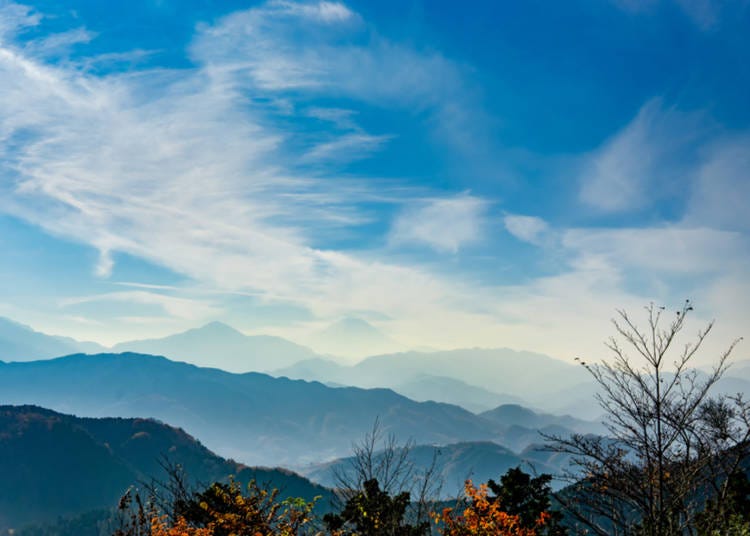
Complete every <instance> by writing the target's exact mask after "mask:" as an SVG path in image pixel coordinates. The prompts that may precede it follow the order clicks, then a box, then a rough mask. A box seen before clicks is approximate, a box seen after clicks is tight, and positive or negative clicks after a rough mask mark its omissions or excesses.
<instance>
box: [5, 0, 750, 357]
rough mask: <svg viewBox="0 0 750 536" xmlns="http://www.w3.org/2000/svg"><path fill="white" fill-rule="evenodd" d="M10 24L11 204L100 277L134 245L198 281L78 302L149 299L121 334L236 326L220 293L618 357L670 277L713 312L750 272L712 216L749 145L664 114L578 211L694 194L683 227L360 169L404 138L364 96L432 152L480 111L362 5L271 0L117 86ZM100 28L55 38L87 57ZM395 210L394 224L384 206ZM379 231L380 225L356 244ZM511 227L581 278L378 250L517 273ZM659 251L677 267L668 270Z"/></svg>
mask: <svg viewBox="0 0 750 536" xmlns="http://www.w3.org/2000/svg"><path fill="white" fill-rule="evenodd" d="M6 13H8V15H7V17H6V18H5V19H4V22H3V24H5V26H3V28H5V29H4V30H3V32H4V33H3V34H2V35H3V36H4V37H3V38H2V39H3V40H2V42H1V43H0V97H1V98H0V142H1V143H0V210H1V211H3V212H6V213H8V214H12V215H14V216H15V217H17V218H20V219H22V220H24V221H27V222H31V223H33V224H34V225H36V226H38V227H40V228H42V229H44V230H45V231H46V232H47V233H49V234H52V235H55V236H59V237H63V238H65V239H67V240H75V241H77V242H80V243H83V244H87V245H90V246H91V247H93V248H96V249H97V250H98V251H99V252H100V255H99V260H98V262H97V263H96V264H95V266H93V269H94V270H96V272H97V273H98V274H99V276H101V277H107V275H108V274H109V273H111V271H112V270H113V269H116V268H117V265H116V262H117V260H118V254H120V253H126V254H129V255H130V256H133V257H136V258H139V259H144V260H146V261H147V262H148V263H152V264H156V265H159V266H163V267H167V268H168V269H169V270H171V271H173V272H175V273H177V274H180V275H182V276H184V277H185V280H186V282H185V283H183V284H181V285H175V286H174V287H168V288H167V286H150V287H144V288H139V289H137V290H133V291H125V292H121V293H114V294H113V293H102V294H99V295H92V296H88V295H87V296H84V297H83V298H79V299H78V301H77V302H75V301H72V302H65V303H63V305H64V307H63V310H67V309H70V310H71V311H74V310H75V309H76V308H79V309H80V308H83V307H85V306H86V305H88V306H89V307H99V306H102V305H111V304H113V303H114V304H116V305H117V304H126V305H132V306H133V307H132V308H129V309H127V310H128V311H129V313H128V314H127V315H125V316H126V317H127V318H126V319H125V320H127V319H128V318H129V319H130V320H131V321H133V322H135V323H143V322H145V321H146V320H148V322H149V323H150V322H151V321H152V320H153V319H154V318H155V316H158V315H149V314H147V313H148V312H149V311H152V312H153V311H154V310H156V311H157V312H158V313H159V315H161V316H164V317H169V318H171V319H173V320H174V321H173V322H172V323H170V324H168V326H169V328H173V327H176V326H177V325H180V326H181V327H188V323H191V322H192V323H194V322H197V321H202V320H204V319H206V320H207V319H209V318H210V317H211V316H213V315H219V314H221V313H222V311H223V306H224V302H223V301H222V299H223V298H221V296H226V295H235V296H246V295H252V296H253V297H256V298H257V299H258V300H259V301H261V302H264V303H284V304H291V305H293V306H294V307H297V308H299V309H300V310H304V311H305V312H307V311H310V312H311V315H312V317H313V318H314V320H316V321H318V322H321V321H323V320H324V319H327V318H332V317H337V316H340V315H342V314H347V313H348V312H351V311H357V312H359V313H362V312H365V313H367V314H371V315H372V316H373V317H377V318H381V319H387V320H383V322H387V323H388V327H389V331H390V332H391V334H392V335H393V336H394V338H396V339H398V340H400V341H404V342H405V343H407V344H414V345H422V344H430V345H434V346H438V347H440V346H442V347H456V346H466V345H472V346H475V345H509V346H515V347H520V348H533V349H538V350H542V351H548V352H550V353H553V354H556V355H569V353H570V352H574V351H575V352H579V351H583V350H582V349H581V347H582V346H585V347H586V348H591V349H593V348H598V347H599V340H600V339H601V338H602V334H605V333H607V332H608V327H607V318H609V316H610V314H611V312H612V308H613V307H615V306H622V307H638V306H640V305H642V304H643V303H644V301H648V300H649V299H652V298H654V297H657V298H660V297H672V296H673V295H674V294H675V293H676V292H679V291H684V290H686V289H687V288H688V287H686V286H685V285H680V284H672V283H670V281H669V277H671V276H673V275H674V274H677V275H679V276H680V277H683V276H684V277H686V278H690V277H692V276H694V275H695V276H700V277H703V278H704V279H702V280H701V281H702V283H704V285H703V286H702V288H705V289H713V290H711V291H710V292H714V294H712V296H716V297H719V296H723V295H724V294H726V293H727V292H728V291H727V288H729V287H730V286H731V284H733V282H736V281H737V273H739V272H735V271H734V268H732V269H730V270H722V269H721V267H720V266H719V267H718V268H717V264H716V263H717V262H718V261H716V259H718V258H731V259H732V260H731V262H730V263H729V264H731V265H732V266H733V267H734V266H741V265H742V263H741V262H739V261H741V260H742V258H743V257H742V255H744V251H746V245H745V244H744V242H743V240H742V239H741V237H740V238H738V237H737V235H736V234H734V233H733V231H734V229H732V228H731V227H730V226H729V223H727V222H728V220H729V218H726V219H725V221H724V223H721V221H720V219H716V220H712V219H711V218H719V213H718V211H719V209H720V207H721V206H722V204H723V203H724V202H725V201H726V200H727V199H728V198H727V196H731V195H732V193H733V191H732V190H733V188H736V187H737V186H736V184H737V183H736V179H735V178H734V177H738V176H740V175H738V174H741V173H742V170H743V166H744V164H743V154H745V153H743V151H744V149H743V148H744V147H745V145H744V144H745V142H744V141H743V140H744V138H743V137H742V136H739V137H728V138H726V139H725V138H723V137H717V136H715V135H713V131H712V130H711V128H712V127H711V126H710V125H708V126H706V125H705V124H704V122H703V120H702V118H701V116H700V114H693V113H684V112H680V111H679V110H676V109H672V108H670V107H669V106H667V105H666V104H664V102H663V101H659V100H654V101H650V102H648V103H646V104H645V105H644V106H643V108H642V109H641V111H640V113H638V114H637V116H636V118H635V119H634V120H633V121H632V122H631V123H630V124H629V125H626V126H624V127H623V128H622V129H621V130H620V131H619V132H616V133H613V135H612V137H611V138H610V139H609V140H608V141H607V142H605V143H604V144H603V145H602V146H601V147H600V148H598V149H596V150H595V151H593V152H592V153H591V154H588V155H583V157H581V160H582V161H583V165H582V169H583V172H582V173H581V176H580V181H579V183H578V186H580V190H579V192H578V193H579V200H580V201H582V205H581V206H582V207H583V209H584V211H590V212H591V213H593V216H592V219H595V218H596V217H597V216H600V215H605V216H606V215H610V214H628V213H630V212H637V211H638V210H643V209H644V207H646V208H648V207H650V206H652V203H653V202H654V200H660V199H661V200H663V199H665V198H668V197H669V196H671V195H672V194H673V193H674V192H675V191H679V192H680V196H681V197H680V200H682V201H683V202H684V203H685V205H686V207H688V208H686V209H685V210H684V211H681V210H680V208H681V207H678V209H677V210H676V211H675V212H677V213H679V214H680V216H679V218H678V220H679V221H676V222H675V221H671V222H666V223H664V222H660V223H659V224H658V225H652V226H651V227H647V228H635V226H634V227H633V228H632V229H607V228H578V227H576V228H570V226H566V225H562V224H561V225H559V226H557V227H553V226H552V225H550V224H547V223H545V221H544V220H543V219H541V218H539V217H533V216H528V215H520V214H510V213H508V214H506V215H505V218H504V219H503V218H502V216H501V217H499V218H497V219H494V218H492V217H491V216H492V209H493V207H494V204H493V201H492V200H489V199H486V198H484V197H481V196H479V195H476V194H473V195H472V194H466V193H460V192H450V191H448V192H446V191H439V192H438V191H434V190H430V188H429V187H421V188H419V189H418V190H417V189H415V188H414V187H413V186H412V183H411V182H410V181H409V180H403V181H401V180H398V179H392V178H391V179H389V180H387V181H386V180H383V179H381V178H378V177H376V176H367V175H361V174H359V175H357V174H350V173H346V172H343V171H341V170H342V169H343V167H344V165H345V164H346V163H347V162H351V161H352V160H355V159H363V158H368V157H371V156H374V155H377V154H378V153H379V151H380V150H382V149H383V148H386V147H388V145H389V144H392V143H398V141H399V137H398V135H397V133H393V132H389V131H387V130H385V129H383V128H382V127H381V129H380V130H375V129H372V128H368V127H371V125H366V123H365V121H364V120H362V118H361V117H360V116H359V114H358V113H357V112H356V110H355V108H356V106H358V105H362V104H364V105H366V106H368V107H371V108H373V109H375V110H376V111H380V110H384V111H390V112H393V111H395V112H397V113H399V114H403V115H404V116H410V117H414V116H419V119H420V120H423V119H424V118H426V122H427V123H428V124H430V125H433V126H434V130H435V137H436V139H440V140H441V143H444V144H445V145H446V146H448V147H450V148H451V149H452V150H455V151H456V152H459V153H461V154H464V155H469V156H472V155H473V154H474V153H473V152H472V151H473V148H474V146H475V145H476V143H475V136H472V135H471V132H472V128H473V125H474V121H472V118H475V117H477V116H478V115H482V114H481V113H478V111H477V108H476V106H477V105H476V103H475V102H474V101H473V93H472V91H473V90H472V88H471V84H468V83H467V82H466V80H465V77H464V70H463V69H462V67H461V65H459V64H457V63H456V62H454V61H451V60H449V59H447V58H446V57H445V56H444V55H442V54H440V53H439V52H436V51H434V50H421V49H419V48H418V47H415V46H413V45H409V44H403V43H398V42H394V41H392V40H390V39H388V38H386V37H384V36H382V35H381V34H379V33H378V31H377V29H376V28H373V27H372V26H371V25H370V23H369V22H368V21H367V20H364V19H363V18H362V17H361V16H360V15H358V14H356V13H355V12H354V11H352V10H351V9H350V8H348V7H347V6H345V5H344V4H341V3H335V2H318V3H294V2H288V1H275V2H274V1H271V2H267V3H264V4H260V5H258V6H256V7H253V8H251V9H248V10H244V11H241V12H238V13H234V14H230V15H227V16H225V17H223V18H219V19H217V20H216V21H215V22H214V23H212V24H205V25H202V26H200V27H199V28H198V29H197V30H196V34H195V36H194V39H193V41H192V43H191V45H190V47H189V54H190V58H191V59H192V61H193V65H192V66H191V67H190V68H184V69H169V68H163V69H149V70H146V69H138V68H137V67H136V68H133V69H131V70H129V71H127V72H117V71H113V72H109V73H104V74H102V71H99V70H98V71H97V73H98V74H97V73H94V72H91V71H90V70H88V69H87V66H89V65H91V64H92V63H91V62H96V61H100V59H101V58H102V56H101V54H99V55H97V56H93V57H91V58H86V57H81V56H80V55H78V56H76V58H75V61H73V60H68V61H66V62H55V61H52V60H51V59H50V58H49V57H47V56H46V55H45V54H41V53H35V52H33V51H34V47H35V46H36V47H37V48H36V50H38V51H39V50H42V49H43V48H44V47H43V46H42V45H40V44H39V43H34V42H28V41H24V40H23V39H21V38H20V37H19V36H20V33H19V31H18V30H19V29H20V28H22V27H24V26H27V27H28V26H30V25H35V24H38V23H39V20H40V19H39V16H38V15H36V14H35V13H33V12H32V11H31V10H28V9H24V8H20V7H15V8H12V9H10V11H7V12H6ZM88 35H89V34H88V33H78V34H75V33H74V34H70V35H67V36H61V37H59V38H58V39H57V41H55V39H52V38H50V37H47V38H45V39H48V41H47V43H48V44H49V43H52V44H54V43H55V42H57V43H58V44H61V45H64V46H68V45H72V44H76V43H77V44H78V45H81V44H84V43H85V41H86V39H87V38H88V37H87V36H88ZM6 36H10V37H6ZM50 39H51V40H50ZM64 46H63V48H64ZM40 47H41V48H40ZM123 54H126V55H127V53H123ZM138 54H140V53H138V52H137V51H136V55H138ZM118 57H119V56H118ZM480 112H481V110H480ZM467 133H468V134H467ZM730 138H731V139H730ZM707 140H708V141H707ZM462 151H463V152H462ZM685 155H688V158H684V157H685ZM691 155H692V156H691ZM466 160H467V161H468V162H470V161H471V158H467V159H466ZM741 176H743V177H744V175H741ZM685 177H688V179H687V182H685ZM722 177H724V178H723V179H722ZM714 181H718V182H714ZM711 184H721V185H722V187H721V188H717V189H716V190H711ZM743 184H744V183H743ZM701 188H703V189H704V190H705V191H706V192H708V193H711V194H715V195H716V197H715V199H714V198H713V197H711V196H710V195H708V194H707V193H700V192H701ZM742 191H744V190H742ZM719 192H721V193H719ZM734 193H737V191H736V190H735V191H734ZM701 198H705V199H706V200H707V201H710V202H707V203H706V204H701V202H700V200H701ZM729 200H730V201H731V199H729ZM378 204H379V205H384V206H387V210H384V211H382V212H377V211H373V210H372V209H371V208H370V207H371V206H372V205H378ZM708 206H712V207H716V208H711V209H710V210H709V209H707V207H708ZM731 206H733V207H734V206H735V205H731ZM576 208H580V207H576ZM740 208H741V207H739V205H738V206H737V208H736V209H732V210H736V211H737V212H738V213H739V211H740ZM703 209H705V210H706V211H707V212H705V213H704V212H702V210H703ZM683 212H684V214H683ZM394 214H395V216H393V215H394ZM680 218H684V219H680ZM691 218H692V219H691ZM368 225H370V226H371V227H376V228H377V229H378V231H376V232H375V233H373V234H372V235H368V234H367V233H360V229H361V228H363V227H366V226H368ZM503 225H504V226H505V229H506V230H507V231H509V232H510V233H512V234H513V235H514V236H516V237H517V238H519V239H521V240H525V241H527V242H529V243H532V244H536V245H537V246H539V247H540V248H542V249H549V250H550V251H553V252H554V254H555V255H557V256H559V257H560V258H562V259H564V260H563V261H562V263H563V264H564V268H563V269H562V270H560V271H559V273H556V274H553V275H545V276H535V275H534V274H529V275H528V277H527V278H526V279H525V280H524V281H523V282H522V283H519V284H517V285H511V284H506V283H503V282H501V281H500V282H498V281H478V278H473V277H464V276H463V274H460V273H459V274H456V273H451V272H450V270H449V269H444V268H443V267H442V266H438V265H437V263H435V264H432V265H429V266H428V265H421V264H419V263H417V262H408V261H405V260H404V259H403V258H402V257H398V254H400V253H401V251H400V249H399V247H393V248H381V249H379V248H378V247H377V246H378V245H381V244H382V243H383V242H384V241H385V242H389V243H390V245H392V246H405V247H411V248H413V247H414V246H418V247H419V248H429V249H431V250H433V252H436V253H437V255H438V256H440V257H439V258H441V259H446V260H455V259H456V257H457V255H456V254H457V253H460V252H461V251H463V250H464V249H469V247H471V248H472V253H473V252H475V251H477V250H481V251H482V252H484V250H485V249H486V250H487V251H486V253H487V255H488V256H494V257H495V258H499V257H500V256H504V257H507V258H509V259H511V260H512V259H513V257H512V254H513V252H507V254H506V252H505V251H501V252H498V251H491V250H490V247H491V246H490V242H491V239H492V237H493V235H494V234H496V233H494V231H497V230H500V231H501V232H500V233H497V234H504V233H503V232H502V228H503ZM715 227H721V228H719V229H716V228H715ZM339 232H342V233H351V234H352V235H354V236H355V237H357V238H361V244H358V247H353V248H350V249H347V248H345V247H339V246H337V244H336V243H335V240H329V238H330V237H331V236H337V233H339ZM370 232H371V233H372V231H370ZM352 242H357V241H356V240H352ZM373 243H374V244H375V246H374V247H373ZM681 244H682V245H681ZM664 245H668V246H670V247H664ZM415 249H417V248H415ZM394 251H395V253H394ZM660 253H669V258H666V259H662V260H661V261H659V262H656V261H655V260H654V259H653V258H652V257H653V256H654V255H658V254H660ZM432 255H433V256H434V255H435V253H433V254H432ZM706 259H713V260H711V261H710V263H709V261H708V260H706ZM446 264H447V263H446ZM653 271H656V272H660V273H663V274H664V277H663V278H661V276H660V278H659V280H658V281H657V282H658V283H659V284H662V283H663V285H664V288H663V289H662V288H659V285H654V286H652V287H649V288H647V289H646V290H633V288H632V285H631V283H632V280H633V279H634V278H635V279H637V278H638V277H644V278H646V276H647V274H648V273H650V272H653ZM644 274H646V275H644ZM644 288H645V287H644ZM707 292H709V291H707ZM706 299H707V300H710V299H711V298H709V297H707V298H706ZM715 302H716V303H721V300H720V299H719V298H716V300H715ZM711 303H713V302H711ZM74 312H75V311H74ZM359 313H358V314H359ZM77 316H78V317H79V318H80V315H77ZM742 318H746V314H745V316H742ZM322 319H323V320H322ZM179 322H182V323H183V324H179ZM162 325H167V324H162ZM581 326H583V327H581ZM165 329H166V328H165ZM125 332H126V330H125V329H123V330H122V333H125ZM150 334H153V335H156V334H157V333H156V332H155V331H151V332H150ZM160 334H163V333H160ZM574 348H577V349H576V350H574Z"/></svg>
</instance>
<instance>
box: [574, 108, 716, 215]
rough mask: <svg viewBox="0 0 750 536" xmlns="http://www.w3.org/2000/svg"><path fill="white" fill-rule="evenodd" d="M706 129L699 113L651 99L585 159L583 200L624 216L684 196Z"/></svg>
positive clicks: (595, 207)
mask: <svg viewBox="0 0 750 536" xmlns="http://www.w3.org/2000/svg"><path fill="white" fill-rule="evenodd" d="M707 130H709V125H707V124H706V122H705V121H703V117H702V115H701V114H700V113H697V112H694V113H687V112H682V111H680V110H677V109H675V108H669V107H666V106H665V105H664V102H663V101H662V99H652V100H650V101H648V102H647V103H646V104H644V105H643V106H642V107H641V109H640V110H639V111H638V114H637V115H636V116H635V118H634V119H633V120H632V121H630V122H629V123H628V124H627V125H626V126H624V127H623V128H622V129H621V130H620V131H619V132H618V133H617V134H615V135H614V136H613V137H611V138H610V139H609V140H608V141H606V142H605V143H604V144H603V145H602V146H601V147H599V148H598V149H596V150H595V151H594V152H593V153H592V154H591V155H590V156H589V157H587V158H586V159H585V162H584V164H583V172H582V174H581V177H580V193H579V196H580V200H581V202H582V203H584V204H585V205H587V206H589V207H591V208H593V209H595V210H597V211H600V212H602V213H622V212H628V211H634V210H641V209H644V208H648V207H649V206H652V205H654V204H656V203H658V202H660V201H662V200H664V198H665V197H669V196H675V195H679V194H680V193H682V192H684V191H685V188H684V183H685V181H686V175H687V174H688V173H689V170H690V169H691V168H692V167H693V166H694V165H695V163H696V153H695V149H696V148H697V147H699V146H700V144H701V142H703V141H704V140H705V135H706V131H707Z"/></svg>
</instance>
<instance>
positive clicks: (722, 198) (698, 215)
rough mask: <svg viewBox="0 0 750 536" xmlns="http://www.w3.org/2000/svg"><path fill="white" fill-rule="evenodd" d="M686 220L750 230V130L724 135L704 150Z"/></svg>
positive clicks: (721, 227) (691, 222) (692, 222)
mask: <svg viewBox="0 0 750 536" xmlns="http://www.w3.org/2000/svg"><path fill="white" fill-rule="evenodd" d="M702 155H703V156H702V160H701V163H700V165H699V166H698V169H697V171H696V173H695V179H694V182H693V186H692V188H691V191H690V198H689V201H688V204H687V208H686V212H685V216H684V220H685V221H686V223H688V224H692V225H696V224H700V225H710V226H713V227H717V228H720V229H733V230H743V231H748V230H750V211H748V207H747V202H748V199H750V134H747V133H744V134H739V135H733V136H729V137H723V138H720V139H719V140H717V141H715V142H713V143H711V144H709V145H708V147H707V148H705V149H704V150H703V151H702Z"/></svg>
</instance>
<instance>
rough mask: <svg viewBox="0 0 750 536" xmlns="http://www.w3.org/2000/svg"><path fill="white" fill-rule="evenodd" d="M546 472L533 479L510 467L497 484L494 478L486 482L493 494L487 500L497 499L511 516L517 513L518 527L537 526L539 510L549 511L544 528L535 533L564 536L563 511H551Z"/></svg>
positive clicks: (548, 478)
mask: <svg viewBox="0 0 750 536" xmlns="http://www.w3.org/2000/svg"><path fill="white" fill-rule="evenodd" d="M551 480H552V477H551V476H550V475H547V474H543V475H540V476H538V477H534V478H532V477H531V475H529V474H528V473H525V472H524V471H522V470H521V469H520V468H518V467H516V468H511V469H508V471H507V472H506V473H505V474H504V475H503V476H501V477H500V483H499V484H498V483H497V482H495V481H494V480H490V481H489V482H488V483H487V486H488V487H489V490H490V491H491V492H492V493H493V494H494V497H493V496H490V497H489V499H490V500H494V501H499V503H500V505H501V506H502V509H503V510H504V511H505V512H507V513H508V514H511V515H517V516H518V517H519V519H520V521H521V526H522V527H526V528H536V527H537V520H538V519H539V516H540V515H541V514H542V512H548V513H549V519H548V520H547V521H546V523H545V524H544V526H543V527H540V528H537V529H536V530H537V534H539V535H545V536H565V535H566V534H567V533H568V531H567V529H566V528H565V527H563V526H561V522H562V514H561V513H560V512H557V511H550V491H551V489H550V481H551Z"/></svg>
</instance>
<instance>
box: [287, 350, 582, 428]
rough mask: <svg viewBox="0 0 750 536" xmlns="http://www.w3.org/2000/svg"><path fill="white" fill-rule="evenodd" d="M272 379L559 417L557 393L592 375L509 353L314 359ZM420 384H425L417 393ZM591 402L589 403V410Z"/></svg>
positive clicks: (540, 358) (453, 352) (455, 352)
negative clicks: (518, 406)
mask: <svg viewBox="0 0 750 536" xmlns="http://www.w3.org/2000/svg"><path fill="white" fill-rule="evenodd" d="M273 374H275V375H279V376H287V377H290V378H300V379H307V380H317V381H326V382H334V383H337V384H342V385H356V386H360V387H376V386H378V387H389V388H392V389H394V390H396V391H399V392H401V393H402V394H407V395H412V396H415V397H416V398H420V399H428V397H430V395H433V394H439V393H440V392H441V391H442V393H443V394H442V395H440V398H438V400H441V401H450V402H453V403H457V404H460V405H462V406H464V407H467V408H471V409H474V410H477V411H482V410H487V409H490V408H491V407H494V406H497V405H498V404H503V403H509V402H511V403H522V404H525V405H530V406H532V407H536V408H540V409H541V410H543V411H548V412H552V413H558V412H559V410H560V409H561V408H564V407H565V408H567V407H568V406H569V405H570V404H568V401H569V400H562V399H560V398H559V397H558V396H557V393H559V392H561V391H564V390H566V389H573V388H576V387H578V386H580V385H581V384H586V385H588V384H591V385H593V382H592V381H591V378H590V375H589V374H588V372H586V370H584V369H583V368H582V367H580V366H576V365H571V364H568V363H565V362H563V361H560V360H558V359H554V358H552V357H549V356H546V355H543V354H537V353H533V352H520V351H516V350H511V349H508V348H499V349H481V348H471V349H462V350H450V351H438V352H402V353H396V354H385V355H378V356H373V357H369V358H367V359H364V360H363V361H361V362H359V363H357V364H356V365H353V366H346V365H337V364H336V363H333V362H331V361H324V360H312V361H303V362H301V363H297V364H295V365H293V366H291V367H287V368H285V369H280V370H276V371H274V372H273ZM427 376H431V377H432V378H431V379H430V378H428V377H427ZM436 378H439V380H437V379H436ZM451 380H452V381H453V382H460V383H453V384H452V387H451V388H450V389H447V390H443V389H441V388H440V387H439V385H440V383H442V384H443V385H445V384H447V383H448V382H450V381H451ZM420 382H422V384H423V385H422V386H421V387H419V388H415V387H416V385H418V384H419V383H420ZM430 383H431V385H429V384H430ZM415 384H416V385H415ZM449 397H450V398H449ZM493 397H494V399H493ZM590 401H591V399H590V398H589V399H588V400H587V401H586V402H587V404H586V405H585V409H587V410H590V408H591V403H590ZM581 405H582V406H583V404H581ZM586 416H587V417H593V416H594V415H590V414H587V415H586Z"/></svg>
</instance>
